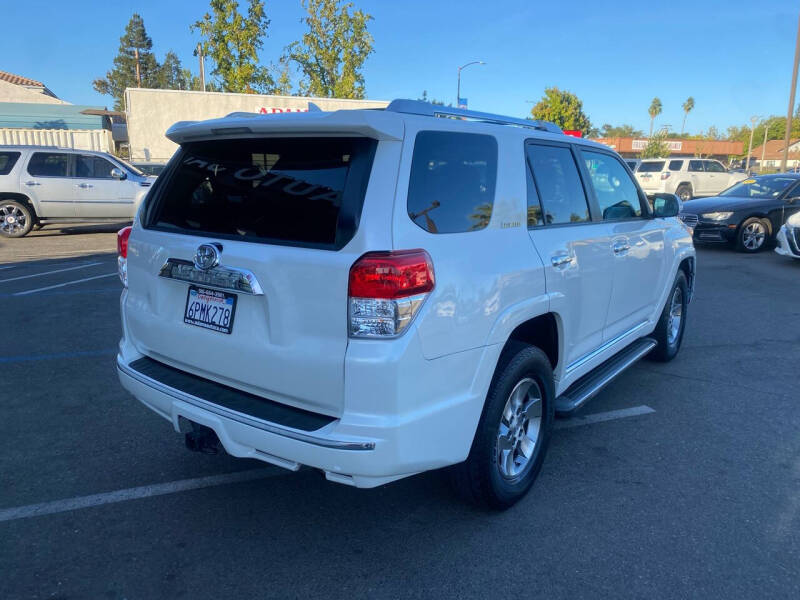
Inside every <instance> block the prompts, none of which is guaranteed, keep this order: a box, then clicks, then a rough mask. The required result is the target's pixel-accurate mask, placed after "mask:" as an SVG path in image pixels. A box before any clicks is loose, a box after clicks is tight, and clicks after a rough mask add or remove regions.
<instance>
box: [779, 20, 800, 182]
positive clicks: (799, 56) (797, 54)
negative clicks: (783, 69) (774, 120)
mask: <svg viewBox="0 0 800 600" xmlns="http://www.w3.org/2000/svg"><path fill="white" fill-rule="evenodd" d="M799 62H800V17H798V20H797V41H796V42H795V47H794V67H792V89H791V90H790V91H789V110H788V112H787V113H786V133H785V134H784V136H783V158H782V159H781V173H786V162H787V161H788V159H789V144H790V143H791V138H792V114H793V113H794V93H795V91H796V90H797V63H799Z"/></svg>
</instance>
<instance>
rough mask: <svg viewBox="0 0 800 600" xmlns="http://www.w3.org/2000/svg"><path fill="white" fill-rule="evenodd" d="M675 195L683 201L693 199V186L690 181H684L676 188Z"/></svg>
mask: <svg viewBox="0 0 800 600" xmlns="http://www.w3.org/2000/svg"><path fill="white" fill-rule="evenodd" d="M675 195H676V196H678V198H680V199H681V202H688V201H689V200H691V199H692V186H691V185H689V184H688V183H682V184H681V185H679V186H678V189H677V190H675Z"/></svg>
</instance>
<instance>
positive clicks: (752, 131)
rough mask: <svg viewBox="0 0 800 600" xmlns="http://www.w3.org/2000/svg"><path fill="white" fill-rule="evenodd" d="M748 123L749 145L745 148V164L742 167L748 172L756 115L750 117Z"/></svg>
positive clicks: (756, 120)
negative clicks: (749, 124)
mask: <svg viewBox="0 0 800 600" xmlns="http://www.w3.org/2000/svg"><path fill="white" fill-rule="evenodd" d="M750 123H752V125H751V126H750V146H749V147H748V148H747V164H746V165H745V167H744V170H745V171H747V173H750V153H751V152H752V151H753V134H754V133H755V131H756V123H758V117H757V116H756V115H753V116H752V117H750Z"/></svg>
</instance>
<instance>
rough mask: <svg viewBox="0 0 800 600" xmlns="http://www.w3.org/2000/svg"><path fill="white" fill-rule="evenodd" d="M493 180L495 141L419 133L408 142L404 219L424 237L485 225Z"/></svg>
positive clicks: (491, 203) (478, 136)
mask: <svg viewBox="0 0 800 600" xmlns="http://www.w3.org/2000/svg"><path fill="white" fill-rule="evenodd" d="M496 179H497V140H495V138H494V137H492V136H490V135H483V134H475V133H458V132H449V131H420V132H419V133H418V134H417V137H416V139H415V141H414V155H413V157H412V159H411V174H410V179H409V184H408V198H407V208H408V216H409V217H410V218H411V220H412V221H414V223H416V224H417V225H419V226H420V227H421V228H422V229H424V230H425V231H428V232H430V233H461V232H465V231H477V230H479V229H483V228H485V227H486V226H487V225H489V221H490V219H491V217H492V209H493V207H494V191H495V183H496Z"/></svg>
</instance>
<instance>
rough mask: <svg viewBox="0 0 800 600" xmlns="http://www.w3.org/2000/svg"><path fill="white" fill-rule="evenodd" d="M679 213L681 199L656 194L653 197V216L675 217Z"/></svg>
mask: <svg viewBox="0 0 800 600" xmlns="http://www.w3.org/2000/svg"><path fill="white" fill-rule="evenodd" d="M679 212H681V199H680V198H678V197H677V196H676V195H675V194H656V195H655V196H654V197H653V214H654V215H655V216H656V217H660V218H666V217H677V216H678V213H679Z"/></svg>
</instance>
